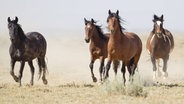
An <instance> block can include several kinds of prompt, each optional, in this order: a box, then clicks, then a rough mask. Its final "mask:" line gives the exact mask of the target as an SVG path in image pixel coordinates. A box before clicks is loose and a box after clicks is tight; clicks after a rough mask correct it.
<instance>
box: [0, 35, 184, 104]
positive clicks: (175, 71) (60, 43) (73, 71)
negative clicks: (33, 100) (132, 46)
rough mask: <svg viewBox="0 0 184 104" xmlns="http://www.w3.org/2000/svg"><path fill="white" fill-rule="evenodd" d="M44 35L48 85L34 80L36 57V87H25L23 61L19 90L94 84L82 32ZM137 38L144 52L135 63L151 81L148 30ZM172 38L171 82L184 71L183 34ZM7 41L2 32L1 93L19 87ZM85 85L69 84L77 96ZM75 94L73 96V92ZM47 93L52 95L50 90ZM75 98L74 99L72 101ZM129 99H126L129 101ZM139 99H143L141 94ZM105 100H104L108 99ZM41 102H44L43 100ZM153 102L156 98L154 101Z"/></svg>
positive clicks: (183, 77) (179, 78)
mask: <svg viewBox="0 0 184 104" xmlns="http://www.w3.org/2000/svg"><path fill="white" fill-rule="evenodd" d="M45 38H46V40H47V43H48V49H47V55H46V56H47V58H46V60H47V65H48V71H49V73H48V74H47V79H48V82H49V84H48V86H44V85H43V84H42V81H41V80H37V79H38V74H37V73H38V66H37V63H36V60H35V61H34V66H35V72H36V74H35V80H34V82H35V86H38V87H37V89H33V88H30V89H29V87H26V86H28V84H29V82H30V78H31V74H30V69H29V67H28V65H27V64H26V66H25V68H24V73H23V78H22V83H23V86H24V87H23V88H21V89H22V90H25V91H26V89H28V90H27V91H28V92H31V91H32V90H33V91H37V90H39V91H40V90H42V87H41V86H43V90H42V91H41V92H42V93H43V94H44V91H45V90H44V89H46V92H47V91H50V90H51V91H53V92H57V90H62V91H63V90H68V89H70V87H61V88H58V86H60V85H66V84H67V83H77V84H79V85H83V84H86V83H87V84H90V85H91V84H93V82H92V79H91V74H90V69H89V62H90V56H89V48H88V47H89V44H87V43H85V41H84V34H79V35H69V36H66V35H65V36H60V35H59V34H57V35H52V36H48V35H46V36H45ZM140 38H141V40H142V42H143V52H142V55H141V59H140V61H139V65H138V70H139V75H140V77H141V79H143V80H145V81H146V82H147V83H152V64H151V61H150V58H149V54H148V53H147V51H146V49H145V43H146V38H147V34H143V35H140ZM174 38H175V48H174V50H173V52H172V53H171V55H170V59H169V62H168V73H169V77H168V79H167V80H166V82H167V83H172V84H175V83H182V82H184V74H183V72H184V70H183V67H184V64H183V62H184V52H183V50H184V37H183V35H182V34H181V33H180V34H177V33H174ZM9 45H10V41H9V37H8V35H6V34H5V35H3V34H1V35H0V47H1V49H0V85H1V87H0V92H1V91H2V92H4V93H5V92H6V93H8V91H9V90H8V89H12V91H16V90H17V89H18V87H15V88H14V87H13V86H18V84H17V83H16V82H15V81H14V80H13V78H12V77H11V76H10V74H9V71H10V57H9V52H8V50H9ZM98 67H99V61H98V60H97V61H96V63H95V66H94V73H95V76H96V77H97V78H98V79H99V71H98V69H99V68H98ZM18 70H19V63H17V64H16V67H15V73H16V74H18ZM121 76H122V74H121V73H120V70H119V71H118V77H120V78H121ZM126 76H127V77H128V74H126ZM110 79H114V72H113V70H110ZM81 83H82V84H81ZM4 88H5V89H4ZM86 88H89V87H81V89H80V90H79V91H78V90H75V88H74V89H73V87H71V90H72V91H73V90H75V91H77V92H76V93H75V94H76V96H78V95H77V93H80V91H82V90H84V91H85V90H86ZM13 89H14V90H13ZM15 89H16V90H15ZM89 89H90V91H94V90H95V89H96V87H95V88H94V89H93V88H89ZM89 89H88V90H89ZM155 89H156V88H149V90H150V91H151V92H153V91H156V90H155ZM158 89H161V88H158ZM161 90H162V89H161ZM75 91H74V92H75ZM179 91H180V90H179ZM81 93H82V92H81ZM93 93H97V92H93ZM93 93H92V94H93ZM158 93H159V92H158ZM171 93H172V92H171ZM61 94H65V95H66V96H65V97H67V96H68V97H71V98H72V95H71V96H69V95H67V94H68V92H67V91H64V92H62V93H61ZM75 94H74V95H73V96H75ZM5 95H6V94H5ZM10 95H11V94H10ZM10 95H8V94H7V96H10ZM80 95H81V94H80ZM166 95H167V94H166ZM47 96H48V95H47ZM50 96H52V94H51V95H50ZM63 96H64V95H62V96H61V95H60V97H63ZM81 96H82V95H81ZM91 96H92V95H91ZM99 96H101V95H99ZM24 97H25V96H24ZM48 97H49V96H48ZM82 97H83V98H85V97H87V96H82ZM180 97H181V96H180ZM182 97H183V98H184V95H182ZM44 98H45V97H44ZM109 98H110V97H109ZM75 99H76V98H75ZM75 99H73V100H74V101H75ZM117 99H122V96H120V97H119V96H117ZM123 99H125V98H123ZM130 99H131V98H130ZM130 99H129V101H128V102H131V100H130ZM136 99H137V98H136ZM141 99H142V100H143V98H141ZM141 99H139V100H141ZM4 100H5V103H11V101H10V102H8V101H9V100H7V99H4ZM92 100H93V99H92ZM108 101H110V100H108ZM108 101H106V102H104V103H108ZM0 102H1V99H0ZM22 102H24V101H22ZM58 102H60V101H58ZM64 102H65V101H63V103H64ZM66 102H70V101H66ZM66 102H65V103H66ZM71 102H72V101H71ZM40 103H44V101H43V102H40ZM48 103H49V102H48ZM55 103H56V102H55ZM75 103H77V102H75ZM78 103H85V102H82V101H81V102H78ZM93 103H98V102H93ZM109 103H110V102H109ZM148 103H149V102H148ZM155 103H157V102H156V101H155ZM159 103H161V102H159Z"/></svg>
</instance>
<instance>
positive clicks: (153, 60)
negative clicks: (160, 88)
mask: <svg viewBox="0 0 184 104" xmlns="http://www.w3.org/2000/svg"><path fill="white" fill-rule="evenodd" d="M151 62H152V65H153V80H155V79H156V70H157V67H156V60H155V59H154V58H153V57H151Z"/></svg>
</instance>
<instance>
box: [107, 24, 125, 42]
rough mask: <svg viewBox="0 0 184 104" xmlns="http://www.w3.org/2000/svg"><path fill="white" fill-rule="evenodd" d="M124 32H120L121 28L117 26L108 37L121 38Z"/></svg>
mask: <svg viewBox="0 0 184 104" xmlns="http://www.w3.org/2000/svg"><path fill="white" fill-rule="evenodd" d="M124 36H125V34H124V33H123V32H122V30H121V28H120V27H118V29H117V30H116V31H115V32H114V34H113V33H111V35H110V37H111V39H115V40H120V39H123V38H124Z"/></svg>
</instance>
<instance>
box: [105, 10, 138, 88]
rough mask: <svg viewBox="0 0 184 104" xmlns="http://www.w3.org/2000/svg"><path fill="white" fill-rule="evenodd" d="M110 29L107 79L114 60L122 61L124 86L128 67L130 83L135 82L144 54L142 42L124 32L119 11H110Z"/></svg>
mask: <svg viewBox="0 0 184 104" xmlns="http://www.w3.org/2000/svg"><path fill="white" fill-rule="evenodd" d="M108 14H109V16H108V18H107V23H108V28H109V30H110V38H109V42H108V56H107V58H108V62H107V64H106V71H105V79H107V78H108V77H109V69H110V66H111V62H112V61H113V60H121V61H122V68H121V72H122V73H123V80H124V85H125V82H126V78H125V72H126V69H125V66H127V68H128V71H129V74H130V77H129V78H130V79H129V80H130V81H133V75H134V73H135V69H136V68H137V64H138V61H139V58H140V55H141V52H142V42H141V40H140V38H139V37H138V36H137V35H136V34H135V33H132V32H124V31H123V30H124V28H123V27H122V26H121V20H122V19H121V17H120V16H119V11H118V10H117V12H116V13H112V12H111V11H110V10H109V11H108Z"/></svg>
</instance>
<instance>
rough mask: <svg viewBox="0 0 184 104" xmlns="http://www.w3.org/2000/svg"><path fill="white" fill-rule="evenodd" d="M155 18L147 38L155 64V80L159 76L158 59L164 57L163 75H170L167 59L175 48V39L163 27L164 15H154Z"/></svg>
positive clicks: (148, 48) (149, 50) (147, 45)
mask: <svg viewBox="0 0 184 104" xmlns="http://www.w3.org/2000/svg"><path fill="white" fill-rule="evenodd" d="M153 18H154V19H153V23H154V26H153V30H152V32H151V33H150V35H149V37H148V39H147V43H146V48H147V50H148V52H149V54H150V56H151V62H152V64H153V72H154V73H153V79H154V80H155V78H156V76H157V73H156V70H157V67H156V60H157V59H160V58H161V59H163V64H164V65H163V76H164V79H165V78H166V77H167V76H168V73H167V61H168V59H169V53H170V52H171V50H173V48H174V39H173V36H172V34H171V32H169V31H168V30H167V29H164V28H163V21H164V19H163V15H162V16H161V17H158V16H156V15H154V17H153ZM158 71H159V70H158Z"/></svg>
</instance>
